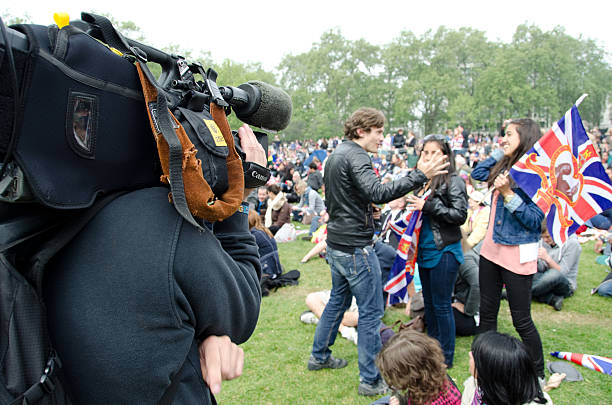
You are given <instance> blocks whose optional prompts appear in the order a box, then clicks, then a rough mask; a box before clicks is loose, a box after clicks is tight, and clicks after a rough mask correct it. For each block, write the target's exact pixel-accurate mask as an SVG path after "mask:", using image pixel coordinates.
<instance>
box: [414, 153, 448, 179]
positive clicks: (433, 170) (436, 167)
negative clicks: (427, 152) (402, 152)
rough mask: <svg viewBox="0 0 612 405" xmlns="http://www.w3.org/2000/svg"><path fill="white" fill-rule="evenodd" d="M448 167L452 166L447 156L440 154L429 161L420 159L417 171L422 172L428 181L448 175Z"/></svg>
mask: <svg viewBox="0 0 612 405" xmlns="http://www.w3.org/2000/svg"><path fill="white" fill-rule="evenodd" d="M448 165H450V162H448V161H447V158H446V155H444V154H442V153H440V154H438V155H436V156H434V157H432V158H431V159H429V160H428V161H425V160H424V159H423V158H421V159H419V162H418V163H417V169H419V170H420V171H422V172H423V173H424V174H425V176H427V178H428V179H431V178H432V177H436V176H437V175H439V174H445V173H448V170H446V169H447V168H448Z"/></svg>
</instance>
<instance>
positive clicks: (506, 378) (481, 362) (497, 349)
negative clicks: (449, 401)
mask: <svg viewBox="0 0 612 405" xmlns="http://www.w3.org/2000/svg"><path fill="white" fill-rule="evenodd" d="M470 374H471V375H472V377H470V378H468V379H467V381H466V382H465V383H464V389H463V395H462V396H461V404H462V405H480V404H496V405H523V404H525V405H535V404H548V405H552V400H551V399H550V397H549V396H548V394H546V393H545V392H543V391H542V388H541V387H540V383H539V381H538V376H537V374H536V371H535V368H534V366H533V361H531V357H530V356H529V353H528V352H527V349H526V348H525V345H524V344H523V343H522V342H521V341H520V340H518V339H517V338H515V337H512V336H510V335H506V334H503V333H498V332H494V331H488V332H485V333H483V334H481V335H478V336H477V337H476V338H475V339H474V341H473V342H472V351H471V352H470Z"/></svg>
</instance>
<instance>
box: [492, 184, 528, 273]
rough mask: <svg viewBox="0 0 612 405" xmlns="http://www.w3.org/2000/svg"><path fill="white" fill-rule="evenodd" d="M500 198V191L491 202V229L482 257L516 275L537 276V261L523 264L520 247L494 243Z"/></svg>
mask: <svg viewBox="0 0 612 405" xmlns="http://www.w3.org/2000/svg"><path fill="white" fill-rule="evenodd" d="M498 197H499V191H496V192H495V193H494V194H493V201H491V215H490V216H489V227H488V228H487V234H486V235H485V238H484V242H483V243H482V248H481V249H480V255H481V256H483V257H485V258H487V259H488V260H490V261H492V262H493V263H495V264H497V265H499V266H501V267H503V268H504V269H506V270H508V271H511V272H513V273H515V274H522V275H529V274H535V273H536V272H537V271H538V261H537V259H536V260H532V261H530V262H525V263H521V262H520V256H521V254H520V252H519V245H500V244H498V243H495V242H493V226H494V225H493V224H494V223H495V211H496V206H497V198H498Z"/></svg>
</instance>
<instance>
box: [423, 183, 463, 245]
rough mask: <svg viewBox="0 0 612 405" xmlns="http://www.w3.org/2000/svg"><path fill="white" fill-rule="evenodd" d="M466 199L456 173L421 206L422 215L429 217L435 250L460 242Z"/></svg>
mask: <svg viewBox="0 0 612 405" xmlns="http://www.w3.org/2000/svg"><path fill="white" fill-rule="evenodd" d="M467 209H468V198H467V191H466V188H465V182H464V181H463V179H462V178H461V177H460V176H459V174H457V173H453V174H451V175H450V176H449V178H448V182H446V183H443V184H441V185H440V186H439V187H438V188H437V189H436V191H435V192H434V193H433V194H431V195H430V196H429V198H427V200H426V201H425V204H424V205H423V215H427V216H428V217H429V223H430V224H431V230H432V233H433V237H434V242H435V243H436V248H437V249H438V250H442V249H443V248H444V247H445V246H447V245H450V244H451V243H455V242H457V241H459V240H461V228H460V227H461V225H463V224H464V223H465V220H466V219H467Z"/></svg>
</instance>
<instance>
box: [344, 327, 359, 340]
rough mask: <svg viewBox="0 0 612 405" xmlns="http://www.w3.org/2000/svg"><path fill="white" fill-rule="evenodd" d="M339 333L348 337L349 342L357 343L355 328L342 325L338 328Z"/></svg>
mask: <svg viewBox="0 0 612 405" xmlns="http://www.w3.org/2000/svg"><path fill="white" fill-rule="evenodd" d="M340 335H341V336H342V337H343V338H345V339H348V340H350V341H351V342H353V343H355V344H357V329H355V328H353V327H351V326H343V327H342V329H341V330H340Z"/></svg>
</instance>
